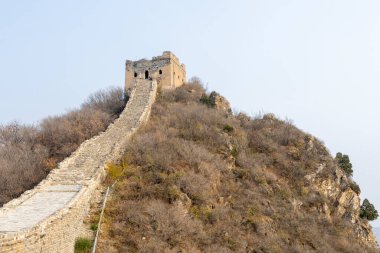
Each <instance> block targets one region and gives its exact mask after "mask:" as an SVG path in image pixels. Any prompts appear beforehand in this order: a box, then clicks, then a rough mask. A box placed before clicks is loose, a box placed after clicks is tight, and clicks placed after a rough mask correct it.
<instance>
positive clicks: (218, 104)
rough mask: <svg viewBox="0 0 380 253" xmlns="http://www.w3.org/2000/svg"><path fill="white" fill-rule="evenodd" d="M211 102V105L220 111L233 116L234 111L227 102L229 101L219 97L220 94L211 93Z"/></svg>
mask: <svg viewBox="0 0 380 253" xmlns="http://www.w3.org/2000/svg"><path fill="white" fill-rule="evenodd" d="M210 101H211V104H212V105H213V106H214V107H215V108H216V109H218V110H222V111H224V112H226V113H228V114H231V113H232V110H231V107H230V103H229V102H228V101H227V99H226V98H225V97H223V96H221V95H219V93H217V92H215V91H213V92H211V94H210Z"/></svg>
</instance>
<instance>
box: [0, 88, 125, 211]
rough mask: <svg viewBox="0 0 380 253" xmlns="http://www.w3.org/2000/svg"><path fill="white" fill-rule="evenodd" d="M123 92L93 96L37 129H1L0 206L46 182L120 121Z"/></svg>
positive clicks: (16, 125) (12, 126) (18, 126)
mask: <svg viewBox="0 0 380 253" xmlns="http://www.w3.org/2000/svg"><path fill="white" fill-rule="evenodd" d="M125 102H126V100H125V99H124V95H123V91H122V89H120V88H109V89H108V90H105V91H100V92H97V93H95V94H94V95H91V96H90V98H89V99H88V100H87V101H86V102H85V103H84V104H83V105H82V107H81V108H80V109H78V110H73V111H70V112H68V113H66V114H64V115H61V116H56V117H49V118H46V119H44V120H43V121H42V122H41V124H40V125H39V126H37V127H33V126H27V125H21V124H19V123H11V124H8V125H5V126H0V175H1V177H0V206H1V205H2V204H4V203H6V202H8V201H9V200H11V199H12V198H16V197H18V196H19V195H20V194H21V193H23V192H24V191H26V190H28V189H31V188H33V187H34V186H35V185H36V184H38V183H39V182H40V181H41V180H42V179H44V178H45V177H46V175H47V173H48V172H49V170H50V169H53V168H55V167H56V166H57V163H58V162H60V161H61V160H62V159H64V158H65V157H67V156H69V155H70V154H71V153H72V152H73V151H75V150H76V149H77V148H78V146H79V145H80V144H81V143H82V142H83V141H85V140H86V139H89V138H91V137H93V136H95V135H97V134H98V133H99V132H101V131H104V130H105V129H106V128H107V126H108V125H109V124H110V123H111V122H112V121H113V120H114V119H115V118H116V117H118V115H119V113H120V112H121V110H122V108H124V106H125Z"/></svg>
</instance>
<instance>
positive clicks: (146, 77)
mask: <svg viewBox="0 0 380 253" xmlns="http://www.w3.org/2000/svg"><path fill="white" fill-rule="evenodd" d="M148 78H149V71H148V70H145V79H148Z"/></svg>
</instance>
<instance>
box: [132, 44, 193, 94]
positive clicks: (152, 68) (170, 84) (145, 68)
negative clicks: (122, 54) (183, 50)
mask: <svg viewBox="0 0 380 253" xmlns="http://www.w3.org/2000/svg"><path fill="white" fill-rule="evenodd" d="M137 78H141V79H148V80H156V81H157V84H158V86H159V87H162V88H163V89H172V88H176V87H179V86H181V85H182V84H184V83H185V82H186V68H185V65H184V64H181V63H180V62H179V60H178V58H177V57H176V56H175V55H174V54H173V53H172V52H170V51H165V52H163V54H162V55H161V56H157V57H153V58H152V60H150V61H149V60H146V59H142V60H139V61H129V60H127V62H126V64H125V89H126V91H127V92H129V91H131V89H132V88H133V86H134V84H135V80H136V79H137Z"/></svg>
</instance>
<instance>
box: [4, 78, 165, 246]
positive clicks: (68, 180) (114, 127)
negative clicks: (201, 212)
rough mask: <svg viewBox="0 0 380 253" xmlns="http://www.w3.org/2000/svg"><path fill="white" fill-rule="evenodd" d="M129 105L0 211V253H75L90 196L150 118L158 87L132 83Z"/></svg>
mask: <svg viewBox="0 0 380 253" xmlns="http://www.w3.org/2000/svg"><path fill="white" fill-rule="evenodd" d="M134 82H135V85H134V89H133V90H132V92H131V95H130V100H129V102H128V104H127V106H126V108H125V109H124V111H123V112H122V114H121V115H120V117H119V118H118V119H117V120H116V121H115V122H114V123H113V124H111V125H110V126H109V127H108V129H107V130H106V131H105V132H103V133H101V134H100V135H98V136H96V137H94V138H92V139H90V140H88V141H85V142H84V143H83V144H82V145H81V146H80V147H79V148H78V150H77V151H75V152H74V153H73V154H72V155H71V156H70V157H69V158H67V159H65V160H64V161H63V162H61V163H60V164H59V166H58V168H57V169H55V170H53V171H52V172H51V173H50V174H49V175H48V177H47V178H46V179H45V180H43V181H42V182H41V183H40V184H39V185H38V186H36V187H35V188H34V189H32V190H30V191H27V192H25V193H24V194H23V195H22V196H20V197H19V198H17V199H15V200H13V201H11V202H9V203H7V204H6V205H4V207H3V208H1V209H0V252H1V253H5V252H12V253H13V252H28V253H35V252H73V251H74V243H75V238H77V237H79V236H80V235H81V229H80V227H81V225H82V223H83V219H84V218H85V216H86V215H87V212H88V209H89V203H90V199H91V196H92V195H93V193H94V191H95V190H96V188H97V186H99V184H100V182H102V181H103V179H104V178H105V176H106V171H105V167H106V164H107V163H108V162H110V161H114V160H117V159H120V157H121V155H122V154H123V153H124V151H125V150H124V149H125V147H126V143H127V141H128V140H129V138H130V136H131V135H132V134H133V133H134V132H135V131H136V130H137V128H138V127H139V126H140V125H141V124H142V123H144V122H145V121H146V120H147V119H148V117H149V114H150V110H151V106H152V104H153V102H154V100H155V97H156V92H157V82H156V81H155V80H153V81H152V80H149V79H140V78H136V79H135V81H134Z"/></svg>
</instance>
